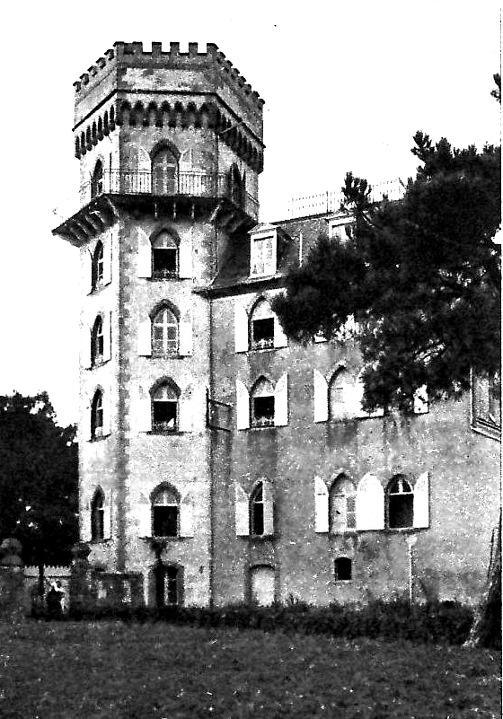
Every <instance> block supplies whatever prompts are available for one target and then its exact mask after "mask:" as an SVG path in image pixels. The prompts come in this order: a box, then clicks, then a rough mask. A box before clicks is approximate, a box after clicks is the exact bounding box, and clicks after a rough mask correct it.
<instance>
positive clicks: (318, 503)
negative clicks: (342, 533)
mask: <svg viewBox="0 0 503 719" xmlns="http://www.w3.org/2000/svg"><path fill="white" fill-rule="evenodd" d="M314 531H315V532H328V489H327V485H326V484H325V482H324V481H323V480H322V479H321V477H315V478H314Z"/></svg>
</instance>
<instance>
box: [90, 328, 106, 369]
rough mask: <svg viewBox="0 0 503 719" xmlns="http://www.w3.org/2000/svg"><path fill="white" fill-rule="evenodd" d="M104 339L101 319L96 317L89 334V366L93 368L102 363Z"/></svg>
mask: <svg viewBox="0 0 503 719" xmlns="http://www.w3.org/2000/svg"><path fill="white" fill-rule="evenodd" d="M103 350H104V337H103V318H102V317H101V315H98V316H97V317H96V319H95V320H94V325H93V330H92V332H91V365H92V366H93V367H94V366H95V365H97V364H99V363H100V362H102V361H103Z"/></svg>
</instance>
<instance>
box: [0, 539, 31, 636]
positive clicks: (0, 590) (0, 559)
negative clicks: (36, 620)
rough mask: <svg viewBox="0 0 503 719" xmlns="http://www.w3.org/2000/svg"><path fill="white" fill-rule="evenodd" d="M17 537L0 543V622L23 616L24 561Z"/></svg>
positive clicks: (17, 620) (16, 620)
mask: <svg viewBox="0 0 503 719" xmlns="http://www.w3.org/2000/svg"><path fill="white" fill-rule="evenodd" d="M21 551H22V545H21V542H20V541H19V540H17V539H13V538H10V539H4V540H3V542H2V544H1V545H0V622H9V623H13V622H19V621H21V620H22V619H24V616H25V602H24V563H23V560H22V559H21V556H20V555H21Z"/></svg>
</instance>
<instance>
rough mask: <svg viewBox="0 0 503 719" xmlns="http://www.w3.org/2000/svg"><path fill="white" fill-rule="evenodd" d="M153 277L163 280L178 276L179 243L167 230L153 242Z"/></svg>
mask: <svg viewBox="0 0 503 719" xmlns="http://www.w3.org/2000/svg"><path fill="white" fill-rule="evenodd" d="M152 275H153V277H157V278H161V279H164V278H169V277H176V276H177V275H178V243H177V241H176V240H175V238H174V237H172V236H171V235H170V234H169V232H166V230H163V231H162V232H160V233H159V234H158V235H157V237H155V239H154V240H153V241H152Z"/></svg>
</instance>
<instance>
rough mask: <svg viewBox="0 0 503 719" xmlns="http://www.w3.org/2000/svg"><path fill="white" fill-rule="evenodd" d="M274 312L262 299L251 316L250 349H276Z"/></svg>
mask: <svg viewBox="0 0 503 719" xmlns="http://www.w3.org/2000/svg"><path fill="white" fill-rule="evenodd" d="M274 319H275V317H274V312H273V311H272V309H271V306H270V304H269V302H268V301H267V300H265V299H260V300H259V301H258V302H257V304H256V305H255V307H254V308H253V310H252V313H251V316H250V347H251V349H254V350H263V349H270V348H271V347H274Z"/></svg>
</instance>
